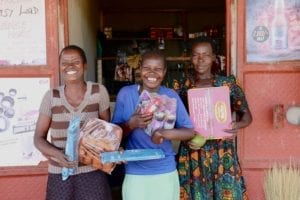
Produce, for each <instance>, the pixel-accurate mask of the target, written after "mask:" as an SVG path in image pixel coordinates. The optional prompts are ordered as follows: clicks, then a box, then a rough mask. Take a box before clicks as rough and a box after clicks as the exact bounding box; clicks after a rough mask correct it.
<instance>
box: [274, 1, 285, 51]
mask: <svg viewBox="0 0 300 200" xmlns="http://www.w3.org/2000/svg"><path fill="white" fill-rule="evenodd" d="M271 41H272V44H271V45H272V49H287V48H288V21H287V18H286V16H285V2H284V0H275V5H274V18H273V21H272V27H271Z"/></svg>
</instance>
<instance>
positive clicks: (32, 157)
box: [0, 78, 50, 167]
mask: <svg viewBox="0 0 300 200" xmlns="http://www.w3.org/2000/svg"><path fill="white" fill-rule="evenodd" d="M0 85H1V89H0V166H1V167H3V166H26V165H37V164H38V163H39V162H40V161H41V160H45V158H44V157H43V156H42V155H41V154H40V152H39V151H38V150H37V149H36V148H35V147H34V145H33V134H34V131H35V126H36V121H37V118H38V113H39V111H38V110H39V107H40V103H41V100H42V98H43V96H44V94H45V92H46V91H47V90H49V88H50V79H49V78H0Z"/></svg>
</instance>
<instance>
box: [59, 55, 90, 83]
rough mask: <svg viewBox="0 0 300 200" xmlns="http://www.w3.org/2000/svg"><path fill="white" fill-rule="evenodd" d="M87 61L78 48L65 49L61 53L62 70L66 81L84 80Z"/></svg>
mask: <svg viewBox="0 0 300 200" xmlns="http://www.w3.org/2000/svg"><path fill="white" fill-rule="evenodd" d="M85 69H86V63H85V61H84V58H83V57H82V55H81V54H80V52H79V51H77V50H76V49H67V50H64V51H63V52H62V53H61V55H60V71H61V74H62V76H63V78H64V80H65V82H72V81H77V80H80V81H82V80H84V71H85Z"/></svg>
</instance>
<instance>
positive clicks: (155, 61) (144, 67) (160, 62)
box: [141, 50, 167, 92]
mask: <svg viewBox="0 0 300 200" xmlns="http://www.w3.org/2000/svg"><path fill="white" fill-rule="evenodd" d="M166 72H167V65H166V59H165V56H164V55H163V54H162V52H160V51H158V50H151V51H147V52H145V53H144V54H143V55H142V61H141V79H142V85H143V89H146V90H148V91H150V92H156V91H157V90H158V88H159V86H160V85H161V83H162V81H163V80H164V76H165V74H166Z"/></svg>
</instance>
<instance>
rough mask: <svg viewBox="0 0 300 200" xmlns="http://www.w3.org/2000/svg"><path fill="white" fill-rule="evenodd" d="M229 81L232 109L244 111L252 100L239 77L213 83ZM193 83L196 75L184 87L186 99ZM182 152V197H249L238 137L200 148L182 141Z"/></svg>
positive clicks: (185, 199)
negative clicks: (239, 82)
mask: <svg viewBox="0 0 300 200" xmlns="http://www.w3.org/2000/svg"><path fill="white" fill-rule="evenodd" d="M225 85H227V86H228V87H229V88H230V101H231V109H232V111H236V112H243V111H244V110H245V109H246V108H247V107H248V104H247V101H246V99H245V95H244V92H243V91H242V89H241V87H239V86H238V84H237V83H236V79H235V77H234V76H228V77H225V76H216V77H215V79H214V81H213V86H215V87H217V86H225ZM192 87H194V81H193V79H192V78H190V80H189V84H186V85H184V87H181V89H180V91H179V94H180V95H181V96H182V98H183V99H184V100H186V92H187V90H188V89H189V88H192ZM178 154H179V155H178V156H179V161H178V171H179V180H180V199H181V200H245V199H248V197H247V193H246V188H245V183H244V178H243V176H242V173H241V168H240V165H239V162H238V156H237V152H236V146H235V141H234V139H225V140H221V139H216V140H208V141H207V142H206V143H205V145H204V146H202V147H201V148H200V149H199V150H193V149H190V148H189V147H188V145H187V143H186V142H182V143H181V144H180V147H179V153H178Z"/></svg>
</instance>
